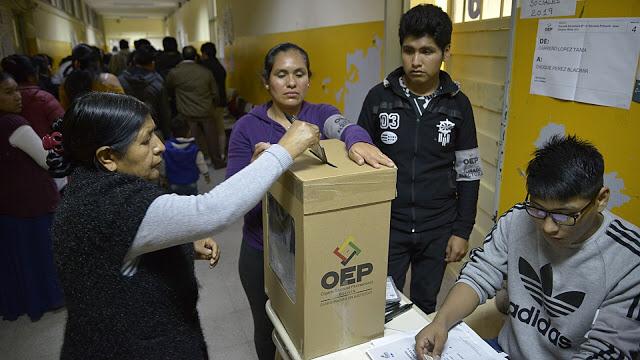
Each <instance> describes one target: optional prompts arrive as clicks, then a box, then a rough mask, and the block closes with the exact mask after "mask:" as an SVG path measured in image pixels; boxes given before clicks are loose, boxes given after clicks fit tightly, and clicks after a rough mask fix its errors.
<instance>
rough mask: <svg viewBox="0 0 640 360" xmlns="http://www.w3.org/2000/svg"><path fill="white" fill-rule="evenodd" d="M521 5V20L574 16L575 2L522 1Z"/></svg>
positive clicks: (572, 0)
mask: <svg viewBox="0 0 640 360" xmlns="http://www.w3.org/2000/svg"><path fill="white" fill-rule="evenodd" d="M521 4H522V10H521V11H520V18H521V19H526V18H542V17H551V16H554V17H555V16H568V15H575V14H576V0H522V3H521Z"/></svg>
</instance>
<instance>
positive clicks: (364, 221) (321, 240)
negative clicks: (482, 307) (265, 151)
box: [262, 140, 396, 360]
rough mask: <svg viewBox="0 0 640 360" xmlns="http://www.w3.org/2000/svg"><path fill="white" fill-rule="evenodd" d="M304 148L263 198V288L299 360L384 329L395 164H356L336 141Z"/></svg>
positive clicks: (351, 343) (334, 349)
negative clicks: (317, 150)
mask: <svg viewBox="0 0 640 360" xmlns="http://www.w3.org/2000/svg"><path fill="white" fill-rule="evenodd" d="M321 144H322V146H323V147H324V148H325V151H326V154H327V158H328V160H329V162H330V163H332V164H333V165H335V166H336V167H332V166H330V165H327V164H323V163H322V162H321V161H320V160H318V159H317V158H316V157H314V156H313V155H312V154H311V153H310V152H309V151H306V152H305V153H304V154H302V155H301V156H299V157H298V158H297V159H296V161H295V163H294V164H293V166H292V167H291V168H290V169H289V171H287V172H286V173H285V174H283V175H282V176H281V177H280V179H279V180H278V181H277V182H276V183H275V184H274V185H273V186H272V187H271V189H270V190H269V192H268V193H267V195H266V196H265V199H264V201H263V205H262V206H263V224H264V227H263V228H264V241H265V242H264V260H265V261H264V264H265V265H264V273H265V288H266V292H267V295H268V296H269V299H270V300H271V306H272V307H273V310H274V311H275V313H276V315H277V316H278V318H279V319H280V321H281V322H282V323H283V325H284V327H285V329H286V330H287V333H288V335H289V337H290V338H291V340H292V341H293V343H294V344H295V346H296V348H297V351H298V352H299V353H300V354H301V355H302V358H303V359H305V360H306V359H311V358H314V357H317V356H321V355H324V354H327V353H330V352H334V351H337V350H340V349H344V348H347V347H350V346H353V345H357V344H360V343H363V342H366V341H368V340H371V339H373V338H376V337H380V336H382V335H383V333H384V306H385V289H386V278H387V254H388V243H389V221H390V212H391V200H393V199H394V198H395V196H396V169H391V168H387V167H383V168H381V169H374V168H373V167H371V166H368V165H364V166H358V165H357V164H356V163H354V162H353V161H351V160H350V159H349V157H348V155H347V152H346V149H345V145H344V143H343V142H341V141H339V140H323V141H321Z"/></svg>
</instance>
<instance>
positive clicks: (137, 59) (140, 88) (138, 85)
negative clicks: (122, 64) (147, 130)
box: [118, 46, 171, 139]
mask: <svg viewBox="0 0 640 360" xmlns="http://www.w3.org/2000/svg"><path fill="white" fill-rule="evenodd" d="M154 56H155V53H154V51H153V48H151V47H150V46H142V47H140V48H139V49H137V50H136V51H134V53H133V67H131V68H129V69H127V70H125V71H124V72H123V73H122V74H121V75H120V76H118V80H120V84H121V85H122V88H123V89H124V92H125V94H127V95H131V96H133V97H135V98H137V99H138V100H140V101H142V102H144V103H145V104H147V105H148V106H149V108H150V109H151V116H152V117H153V119H154V120H155V121H156V125H157V126H158V128H159V129H160V131H161V132H162V136H163V137H164V138H165V139H168V138H169V137H171V130H170V121H171V108H170V107H169V98H168V96H167V92H166V90H165V88H164V79H163V78H162V76H160V74H158V73H157V72H156V71H155V63H154V60H153V58H154Z"/></svg>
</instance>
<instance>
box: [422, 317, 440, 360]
mask: <svg viewBox="0 0 640 360" xmlns="http://www.w3.org/2000/svg"><path fill="white" fill-rule="evenodd" d="M447 337H448V331H447V328H446V326H443V325H442V324H440V323H438V322H435V321H434V322H432V323H431V324H429V325H427V326H426V327H425V328H424V329H422V330H420V332H419V333H418V334H417V335H416V355H417V356H418V360H426V359H427V357H426V356H425V355H429V356H432V357H433V359H436V360H439V359H440V355H441V354H442V350H444V344H445V343H446V342H447Z"/></svg>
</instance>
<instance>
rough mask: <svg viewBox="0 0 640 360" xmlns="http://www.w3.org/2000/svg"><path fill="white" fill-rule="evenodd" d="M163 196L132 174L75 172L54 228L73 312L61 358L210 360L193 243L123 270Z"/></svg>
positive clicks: (60, 269) (147, 256) (58, 260)
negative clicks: (142, 227)
mask: <svg viewBox="0 0 640 360" xmlns="http://www.w3.org/2000/svg"><path fill="white" fill-rule="evenodd" d="M161 194H162V191H161V189H160V188H159V187H157V186H155V185H154V184H151V183H149V182H147V181H144V180H142V179H140V178H137V177H133V176H127V175H120V174H116V173H107V172H103V171H97V170H88V169H84V168H78V169H76V170H75V171H74V172H73V174H72V175H71V180H70V182H69V185H68V186H67V190H66V193H65V197H64V199H63V201H62V202H61V204H60V207H59V208H58V211H57V213H56V216H55V220H54V224H53V229H52V232H53V238H54V252H55V259H56V265H57V267H58V273H59V275H60V281H61V283H62V287H63V290H64V294H65V301H66V304H67V312H68V318H67V324H66V328H65V334H64V344H63V346H62V354H61V359H207V358H208V356H207V349H206V344H205V341H204V337H203V335H202V330H201V328H200V320H199V317H198V312H197V309H196V303H197V300H198V289H197V283H196V278H195V276H194V269H193V247H192V246H191V245H190V244H188V245H182V246H176V247H172V248H168V249H164V250H161V251H157V252H153V253H148V254H145V255H143V256H141V258H140V263H139V265H138V271H137V273H136V274H135V275H134V276H132V277H125V276H123V275H121V273H120V268H121V266H122V261H123V259H124V256H125V254H126V253H127V251H128V249H129V247H130V246H131V243H132V241H133V239H134V237H135V235H136V232H137V230H138V227H139V225H140V223H141V221H142V219H143V218H144V215H145V212H146V210H147V208H148V207H149V205H150V204H151V202H152V201H153V200H154V199H155V198H156V197H158V196H160V195H161Z"/></svg>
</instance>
